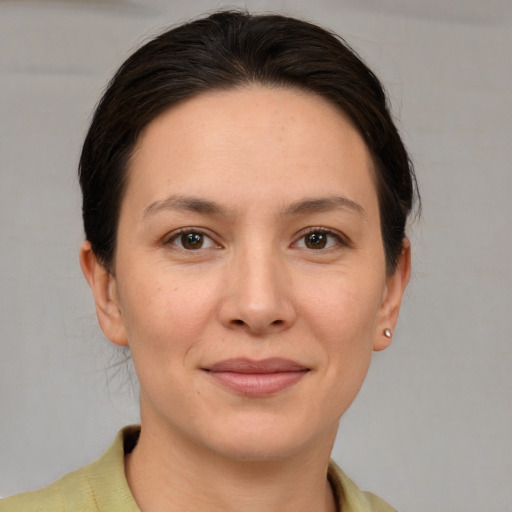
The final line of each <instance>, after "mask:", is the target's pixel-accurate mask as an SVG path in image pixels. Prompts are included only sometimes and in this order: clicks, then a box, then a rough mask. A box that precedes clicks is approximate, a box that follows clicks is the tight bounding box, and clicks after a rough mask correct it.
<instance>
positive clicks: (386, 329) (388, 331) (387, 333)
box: [383, 327, 393, 338]
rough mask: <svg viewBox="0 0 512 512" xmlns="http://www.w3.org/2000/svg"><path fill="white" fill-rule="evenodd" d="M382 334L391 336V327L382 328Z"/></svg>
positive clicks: (387, 336)
mask: <svg viewBox="0 0 512 512" xmlns="http://www.w3.org/2000/svg"><path fill="white" fill-rule="evenodd" d="M383 334H384V336H386V338H391V336H393V333H392V332H391V329H389V327H386V328H385V329H384V332H383Z"/></svg>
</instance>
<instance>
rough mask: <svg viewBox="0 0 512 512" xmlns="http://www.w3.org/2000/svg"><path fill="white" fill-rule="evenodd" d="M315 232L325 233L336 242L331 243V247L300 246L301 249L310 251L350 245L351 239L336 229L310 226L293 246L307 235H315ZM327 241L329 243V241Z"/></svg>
mask: <svg viewBox="0 0 512 512" xmlns="http://www.w3.org/2000/svg"><path fill="white" fill-rule="evenodd" d="M313 234H319V235H324V236H327V237H331V238H334V240H335V243H334V244H333V245H331V246H330V247H320V248H312V247H299V248H300V249H306V250H310V251H318V252H321V251H329V250H335V249H337V248H340V247H347V246H349V245H350V244H349V241H348V240H347V239H346V238H345V237H344V236H342V235H341V234H339V233H337V232H336V231H333V230H331V229H327V228H323V227H312V228H308V229H307V230H306V231H303V232H302V233H301V235H300V237H299V238H298V240H297V241H296V242H294V243H293V246H295V247H296V246H297V245H298V243H299V242H300V241H303V240H305V239H306V237H307V236H310V235H313ZM327 243H329V242H328V241H327Z"/></svg>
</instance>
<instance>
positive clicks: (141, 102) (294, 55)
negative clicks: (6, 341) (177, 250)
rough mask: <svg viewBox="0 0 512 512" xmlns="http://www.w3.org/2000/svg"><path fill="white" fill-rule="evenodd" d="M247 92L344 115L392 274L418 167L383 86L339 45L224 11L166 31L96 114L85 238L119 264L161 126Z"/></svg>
mask: <svg viewBox="0 0 512 512" xmlns="http://www.w3.org/2000/svg"><path fill="white" fill-rule="evenodd" d="M247 84H262V85H267V86H271V87H282V86H284V87H294V88H299V89H302V90H305V91H310V92H312V93H314V94H317V95H320V96H322V97H323V98H325V99H327V100H328V101H330V102H331V103H332V104H334V105H335V106H336V107H337V108H339V109H340V110H341V111H343V112H344V113H345V114H346V115H347V116H349V118H350V119H351V120H352V122H353V123H354V126H355V127H356V128H357V129H358V130H359V132H360V134H361V136H362V137H363V138H364V140H365V142H366V145H367V146H368V149H369V151H370V153H371V155H372V157H373V163H374V174H375V178H376V185H377V193H378V198H379V208H380V216H381V230H382V239H383V244H384V249H385V254H386V262H387V267H388V272H392V271H393V270H394V268H395V266H396V262H397V259H398V257H399V255H400V253H401V250H402V243H403V238H404V236H405V224H406V220H407V216H408V215H409V213H410V211H411V208H412V202H413V196H414V193H415V188H416V187H415V184H416V183H415V176H414V171H413V167H412V164H411V162H410V160H409V157H408V155H407V152H406V150H405V148H404V145H403V143H402V140H401V138H400V136H399V134H398V131H397V129H396V127H395V125H394V123H393V120H392V118H391V115H390V112H389V108H388V103H387V99H386V95H385V92H384V89H383V87H382V85H381V84H380V82H379V80H378V79H377V78H376V77H375V75H374V74H373V73H372V71H371V70H370V69H368V67H367V66H366V65H365V64H364V63H363V62H362V61H361V59H360V58H359V57H358V56H357V55H356V53H355V52H354V51H353V50H352V49H351V48H350V47H349V46H348V45H347V44H346V42H345V41H343V40H342V39H341V38H339V37H338V36H336V35H334V34H332V33H330V32H329V31H327V30H324V29H322V28H320V27H318V26H316V25H313V24H311V23H308V22H305V21H301V20H297V19H294V18H288V17H285V16H280V15H250V14H248V13H244V12H237V11H221V12H217V13H215V14H213V15H211V16H208V17H206V18H202V19H198V20H195V21H192V22H190V23H187V24H185V25H181V26H178V27H176V28H173V29H172V30H168V31H166V32H164V33H163V34H161V35H160V36H158V37H156V38H155V39H153V40H151V41H150V42H148V43H146V44H145V45H144V46H142V47H141V48H140V49H139V50H137V51H136V52H135V53H134V54H133V55H131V57H129V58H128V59H127V60H126V62H125V63H124V64H123V65H122V66H121V68H120V69H119V70H118V71H117V73H116V74H115V76H114V77H113V79H112V80H111V82H110V84H109V85H108V87H107V89H106V91H105V93H104V95H103V98H102V99H101V101H100V103H99V105H98V107H97V109H96V112H95V114H94V117H93V120H92V123H91V126H90V128H89V132H88V134H87V136H86V139H85V142H84V146H83V150H82V155H81V159H80V166H79V178H80V185H81V188H82V194H83V208H82V212H83V221H84V227H85V235H86V238H87V239H88V240H89V241H90V243H91V246H92V249H93V251H94V253H95V254H96V256H97V257H98V258H99V260H100V261H101V262H102V263H103V264H104V265H105V267H106V268H107V269H110V268H111V266H112V263H113V258H114V253H115V247H116V235H117V225H118V220H119V211H120V206H121V202H122V199H123V192H124V190H125V187H126V181H127V166H128V161H129V159H130V156H131V154H132V151H133V148H134V146H135V144H136V142H137V139H138V137H139V135H140V133H141V131H142V130H143V129H144V127H145V126H147V125H148V123H150V122H151V121H152V120H153V119H155V117H157V116H158V115H159V114H161V113H162V112H163V111H164V110H166V109H168V108H169V107H171V106H172V105H175V104H177V103H178V102H180V101H183V100H185V99H188V98H191V97H194V96H197V95H199V94H201V93H203V92H206V91H211V90H219V89H229V88H233V87H238V86H243V85H247Z"/></svg>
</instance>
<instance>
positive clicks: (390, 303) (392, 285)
mask: <svg viewBox="0 0 512 512" xmlns="http://www.w3.org/2000/svg"><path fill="white" fill-rule="evenodd" d="M410 277H411V244H410V242H409V240H408V239H407V238H404V240H403V242H402V252H401V254H400V257H399V259H398V262H397V266H396V269H395V271H394V272H393V274H391V275H389V276H388V277H387V278H386V288H385V291H384V297H383V301H382V304H381V307H380V312H379V320H378V323H377V331H376V332H375V340H374V343H373V350H376V351H378V350H384V349H385V348H387V347H389V345H390V344H391V336H389V337H388V336H386V335H385V334H384V331H385V330H386V329H389V330H390V331H391V333H393V332H394V330H395V327H396V324H397V322H398V313H399V312H400V305H401V303H402V297H403V294H404V291H405V288H406V286H407V283H408V282H409V278H410Z"/></svg>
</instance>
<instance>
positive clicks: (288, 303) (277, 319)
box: [219, 246, 296, 336]
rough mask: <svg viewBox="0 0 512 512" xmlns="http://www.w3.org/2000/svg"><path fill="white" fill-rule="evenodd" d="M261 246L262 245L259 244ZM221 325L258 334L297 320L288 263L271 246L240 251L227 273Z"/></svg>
mask: <svg viewBox="0 0 512 512" xmlns="http://www.w3.org/2000/svg"><path fill="white" fill-rule="evenodd" d="M260 247H261V246H260ZM219 315H220V320H221V322H222V324H223V325H224V326H225V327H227V328H228V329H235V330H239V331H243V332H246V333H250V334H252V335H256V336H264V335H267V334H273V333H278V332H281V331H284V330H286V329H289V328H290V326H291V325H293V323H294V322H295V319H296V308H295V306H294V304H293V300H292V286H291V281H290V278H289V275H288V272H287V271H286V264H285V262H284V261H282V259H280V257H279V255H277V254H275V253H273V252H272V250H271V249H268V250H267V249H263V250H262V249H259V250H257V249H255V250H250V249H249V248H248V249H247V250H244V251H241V252H240V254H238V255H236V256H234V258H233V261H232V262H231V263H230V265H229V267H228V268H226V272H225V274H224V290H223V293H222V301H221V304H220V307H219Z"/></svg>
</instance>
